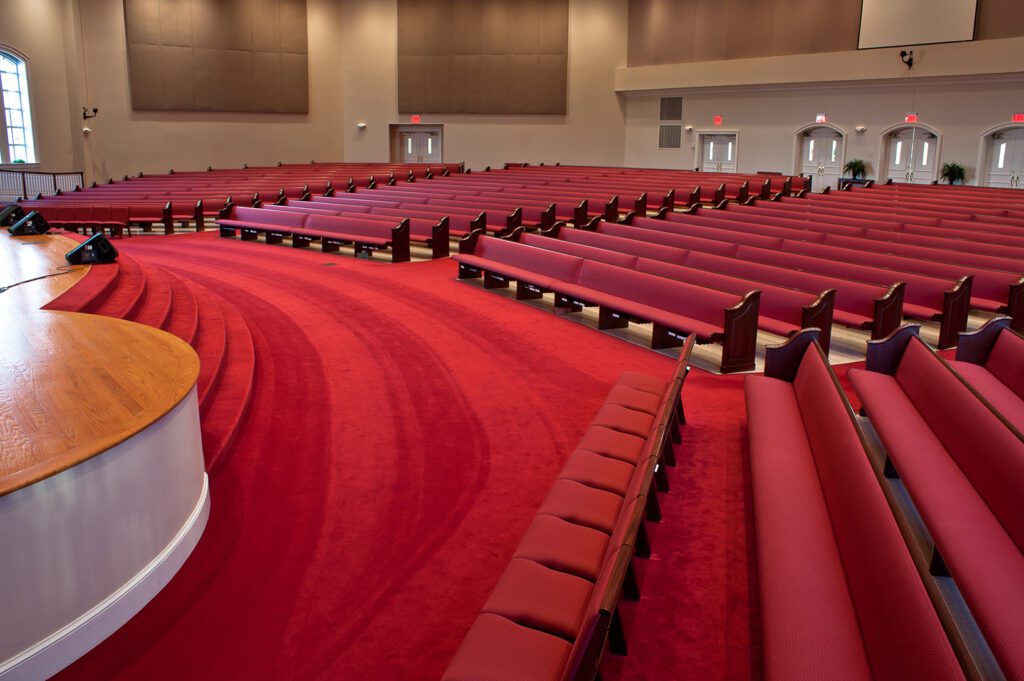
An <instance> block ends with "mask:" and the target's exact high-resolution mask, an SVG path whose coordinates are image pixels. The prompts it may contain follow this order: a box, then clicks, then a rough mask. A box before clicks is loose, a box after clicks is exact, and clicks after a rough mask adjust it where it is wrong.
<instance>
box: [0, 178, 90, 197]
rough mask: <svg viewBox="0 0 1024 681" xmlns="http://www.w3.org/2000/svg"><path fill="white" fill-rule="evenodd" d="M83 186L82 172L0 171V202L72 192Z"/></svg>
mask: <svg viewBox="0 0 1024 681" xmlns="http://www.w3.org/2000/svg"><path fill="white" fill-rule="evenodd" d="M84 186H85V175H84V173H82V171H71V172H66V173H41V172H38V171H33V170H0V201H17V200H18V199H28V198H33V197H35V196H38V195H39V194H42V195H43V196H52V195H54V194H56V193H57V191H58V190H60V191H61V192H62V193H63V192H73V191H75V188H76V187H84Z"/></svg>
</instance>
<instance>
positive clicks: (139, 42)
mask: <svg viewBox="0 0 1024 681" xmlns="http://www.w3.org/2000/svg"><path fill="white" fill-rule="evenodd" d="M124 17H125V36H126V39H127V43H128V71H129V78H130V83H131V97H132V108H134V109H135V110H137V111H147V110H148V111H243V112H244V111H249V112H252V111H257V112H276V113H307V112H308V111H309V86H308V84H309V75H308V55H307V37H306V2H305V0H124Z"/></svg>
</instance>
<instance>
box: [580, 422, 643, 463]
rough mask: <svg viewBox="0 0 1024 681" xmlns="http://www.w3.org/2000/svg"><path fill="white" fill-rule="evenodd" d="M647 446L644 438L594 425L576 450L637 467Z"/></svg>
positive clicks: (584, 435)
mask: <svg viewBox="0 0 1024 681" xmlns="http://www.w3.org/2000/svg"><path fill="white" fill-rule="evenodd" d="M645 444H646V441H645V439H644V438H642V437H638V436H636V435H630V434H629V433H623V432H620V431H618V430H613V429H612V428H607V427H605V426H599V425H592V426H590V427H589V428H587V432H585V433H584V434H583V438H582V439H581V440H580V443H579V445H577V447H576V448H577V449H585V450H587V451H588V452H594V453H595V454H600V455H601V456H608V457H611V458H613V459H619V460H620V461H626V462H628V463H631V464H634V465H636V463H637V462H639V461H640V457H641V456H642V455H643V452H644V445H645Z"/></svg>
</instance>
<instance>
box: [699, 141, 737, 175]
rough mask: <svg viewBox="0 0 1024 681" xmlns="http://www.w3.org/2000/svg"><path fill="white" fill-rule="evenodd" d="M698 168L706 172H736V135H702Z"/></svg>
mask: <svg viewBox="0 0 1024 681" xmlns="http://www.w3.org/2000/svg"><path fill="white" fill-rule="evenodd" d="M702 137H703V142H702V149H701V164H700V169H701V170H703V171H704V172H706V173H734V172H736V151H737V149H736V135H702Z"/></svg>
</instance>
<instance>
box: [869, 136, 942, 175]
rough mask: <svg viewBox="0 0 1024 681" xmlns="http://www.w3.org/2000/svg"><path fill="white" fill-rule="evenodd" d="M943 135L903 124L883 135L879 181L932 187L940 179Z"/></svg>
mask: <svg viewBox="0 0 1024 681" xmlns="http://www.w3.org/2000/svg"><path fill="white" fill-rule="evenodd" d="M941 143H942V135H941V134H940V133H939V131H938V130H935V129H934V128H930V127H928V126H927V125H921V124H920V123H915V124H910V125H906V124H900V125H894V126H892V127H891V128H888V129H887V130H884V131H883V132H882V153H881V154H880V156H879V157H880V159H881V163H880V164H879V168H880V170H881V172H880V173H879V178H878V179H879V180H887V179H891V180H892V181H894V182H909V183H912V184H931V183H932V182H933V181H934V180H936V179H938V172H937V169H938V164H939V148H940V145H941Z"/></svg>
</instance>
